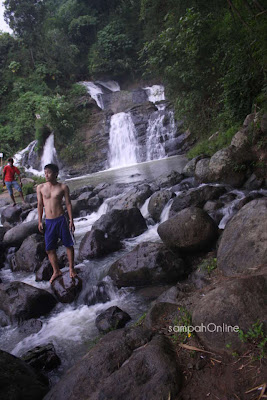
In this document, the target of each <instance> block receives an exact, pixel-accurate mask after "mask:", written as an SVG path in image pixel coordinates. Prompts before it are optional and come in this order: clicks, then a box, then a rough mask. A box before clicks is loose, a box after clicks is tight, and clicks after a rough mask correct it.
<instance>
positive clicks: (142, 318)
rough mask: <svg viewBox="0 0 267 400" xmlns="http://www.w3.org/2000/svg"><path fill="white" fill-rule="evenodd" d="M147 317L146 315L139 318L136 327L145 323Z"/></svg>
mask: <svg viewBox="0 0 267 400" xmlns="http://www.w3.org/2000/svg"><path fill="white" fill-rule="evenodd" d="M145 317H146V313H144V314H142V315H141V317H139V318H138V320H137V321H136V323H135V324H134V326H140V325H142V324H143V321H144V319H145Z"/></svg>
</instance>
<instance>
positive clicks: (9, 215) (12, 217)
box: [1, 205, 22, 224]
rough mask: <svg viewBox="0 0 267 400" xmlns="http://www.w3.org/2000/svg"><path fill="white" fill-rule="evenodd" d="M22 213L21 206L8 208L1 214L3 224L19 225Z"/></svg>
mask: <svg viewBox="0 0 267 400" xmlns="http://www.w3.org/2000/svg"><path fill="white" fill-rule="evenodd" d="M21 213H22V208H21V206H19V205H16V206H15V207H13V205H11V206H8V207H6V208H5V209H4V210H3V211H2V214H1V222H2V224H4V222H9V223H10V224H15V223H18V222H19V220H20V214H21Z"/></svg>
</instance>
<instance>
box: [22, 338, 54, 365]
mask: <svg viewBox="0 0 267 400" xmlns="http://www.w3.org/2000/svg"><path fill="white" fill-rule="evenodd" d="M21 359H22V360H23V361H25V362H26V363H27V364H28V365H30V366H31V367H33V368H34V369H35V370H38V371H52V370H53V369H55V368H57V367H58V366H59V365H60V364H61V361H60V358H59V357H58V355H57V354H56V350H55V347H54V345H53V344H52V343H48V344H47V345H45V346H37V347H34V348H33V349H32V350H29V351H27V353H25V354H23V355H22V356H21Z"/></svg>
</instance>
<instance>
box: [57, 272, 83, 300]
mask: <svg viewBox="0 0 267 400" xmlns="http://www.w3.org/2000/svg"><path fill="white" fill-rule="evenodd" d="M51 287H52V290H53V292H54V294H55V296H56V297H57V299H58V301H60V302H61V303H72V302H73V301H74V300H75V298H76V297H77V295H78V294H79V293H80V291H81V290H82V280H81V278H79V277H78V275H77V276H76V277H75V278H71V277H70V275H69V272H68V271H66V272H64V273H63V274H62V276H59V277H58V278H57V279H55V280H54V281H53V283H52V285H51Z"/></svg>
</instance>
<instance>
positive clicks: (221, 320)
mask: <svg viewBox="0 0 267 400" xmlns="http://www.w3.org/2000/svg"><path fill="white" fill-rule="evenodd" d="M266 283H267V282H266V276H263V275H258V276H251V277H245V278H232V279H227V280H226V281H223V282H222V283H221V284H220V286H219V287H216V288H212V289H211V290H210V291H209V292H208V293H206V294H205V296H203V297H201V298H200V300H199V301H198V302H197V304H196V305H195V307H194V310H193V314H192V325H193V326H195V327H196V326H198V327H201V325H202V324H203V325H204V326H206V329H203V331H202V332H201V331H196V333H197V335H198V337H199V338H200V340H201V341H202V343H203V344H204V345H205V348H207V349H210V350H211V351H216V352H217V351H218V352H227V351H228V352H229V353H232V352H234V351H238V352H240V351H242V350H243V349H244V345H243V343H242V342H241V340H240V339H239V336H238V333H237V332H236V331H235V332H234V331H232V332H231V331H229V328H227V327H239V329H241V330H243V331H244V332H247V331H248V330H249V329H250V328H251V327H252V324H254V323H255V322H256V321H257V320H258V319H259V320H260V321H264V319H265V318H266V312H267V309H266V300H267V299H266V293H267V286H266ZM264 298H265V300H264ZM264 303H265V304H264ZM211 305H212V307H211ZM217 326H219V327H221V328H216V327H217ZM227 329H228V331H227ZM236 330H237V328H236ZM227 345H228V346H227ZM228 347H229V348H228Z"/></svg>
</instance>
